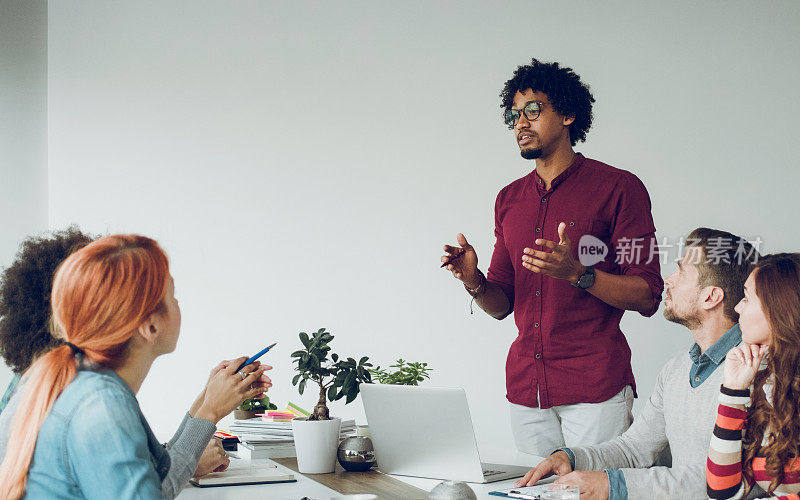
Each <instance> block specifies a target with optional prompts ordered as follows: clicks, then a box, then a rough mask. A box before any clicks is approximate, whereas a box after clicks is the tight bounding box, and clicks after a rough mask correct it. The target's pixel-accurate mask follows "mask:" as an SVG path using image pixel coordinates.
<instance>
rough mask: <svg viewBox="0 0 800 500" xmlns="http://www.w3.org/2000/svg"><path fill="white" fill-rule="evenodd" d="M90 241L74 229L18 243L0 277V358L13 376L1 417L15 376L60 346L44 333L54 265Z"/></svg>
mask: <svg viewBox="0 0 800 500" xmlns="http://www.w3.org/2000/svg"><path fill="white" fill-rule="evenodd" d="M92 240H94V238H93V237H92V236H89V235H87V234H84V233H83V232H81V230H80V229H78V228H77V227H76V226H70V227H68V228H67V229H65V230H63V231H54V232H52V233H48V234H46V235H43V236H32V237H30V238H28V239H26V240H25V241H23V242H22V247H21V248H20V250H19V252H18V253H17V256H16V259H15V260H14V262H13V263H12V264H11V265H10V266H9V267H8V268H6V269H5V270H3V273H2V275H0V356H2V357H3V359H5V361H6V364H7V365H8V366H9V367H11V369H12V370H13V371H14V378H13V379H12V380H11V383H10V384H9V386H8V388H7V389H6V392H5V394H4V395H3V398H2V400H0V412H2V411H3V410H4V409H5V407H6V405H7V404H8V400H9V399H10V398H11V396H12V395H13V394H14V392H15V391H16V387H17V384H19V380H20V376H21V375H22V373H24V372H25V370H27V369H28V367H29V366H30V365H31V364H32V363H33V361H34V360H35V359H36V358H37V357H38V356H39V355H41V354H43V353H44V352H47V351H48V350H50V349H51V348H53V347H55V346H58V345H60V344H61V341H60V340H58V339H56V338H54V337H53V336H52V335H51V333H50V291H51V290H52V289H53V276H54V275H55V273H56V269H57V268H58V266H59V264H61V262H63V261H64V259H66V258H67V257H69V255H70V254H72V253H73V252H74V251H76V250H78V249H79V248H81V247H83V246H84V245H86V244H88V243H91V242H92Z"/></svg>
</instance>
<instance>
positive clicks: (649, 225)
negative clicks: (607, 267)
mask: <svg viewBox="0 0 800 500" xmlns="http://www.w3.org/2000/svg"><path fill="white" fill-rule="evenodd" d="M651 210H652V206H651V203H650V195H649V194H648V193H647V188H645V187H644V184H643V183H642V181H641V180H639V178H638V177H636V176H635V175H633V174H631V173H628V175H627V176H626V180H625V182H624V185H623V186H622V189H621V191H620V196H619V198H618V205H617V210H616V216H615V218H614V223H613V227H612V229H611V243H612V245H613V246H614V249H615V251H616V261H617V264H618V265H619V266H620V274H622V275H624V276H638V277H640V278H642V279H643V280H644V281H645V283H647V286H648V287H649V288H650V292H651V294H652V303H651V307H650V308H649V309H647V310H646V311H642V312H641V314H642V315H643V316H647V317H649V316H652V315H653V314H655V312H656V311H657V310H658V305H659V304H660V303H661V293H662V292H663V291H664V280H663V279H662V278H661V263H660V261H659V259H660V254H659V247H658V241H657V240H656V234H655V233H656V227H655V224H653V214H652V212H651Z"/></svg>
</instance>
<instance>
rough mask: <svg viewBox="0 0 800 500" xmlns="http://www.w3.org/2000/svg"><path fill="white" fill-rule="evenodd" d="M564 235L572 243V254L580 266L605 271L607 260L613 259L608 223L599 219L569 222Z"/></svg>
mask: <svg viewBox="0 0 800 500" xmlns="http://www.w3.org/2000/svg"><path fill="white" fill-rule="evenodd" d="M566 234H567V237H568V238H569V239H570V241H571V242H572V254H573V256H574V257H575V258H576V259H577V260H578V261H579V262H580V263H581V264H583V265H586V266H599V268H602V269H603V270H605V269H606V264H607V263H608V259H609V258H613V255H612V254H613V249H612V248H611V245H610V238H611V235H610V234H609V223H608V222H606V221H604V220H600V219H588V220H587V219H584V220H575V221H569V222H567V231H566Z"/></svg>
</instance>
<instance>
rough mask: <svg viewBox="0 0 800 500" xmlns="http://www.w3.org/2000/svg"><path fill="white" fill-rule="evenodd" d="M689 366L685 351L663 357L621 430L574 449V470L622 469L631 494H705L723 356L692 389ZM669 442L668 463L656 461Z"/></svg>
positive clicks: (653, 496)
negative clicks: (649, 390)
mask: <svg viewBox="0 0 800 500" xmlns="http://www.w3.org/2000/svg"><path fill="white" fill-rule="evenodd" d="M690 365H691V361H690V359H689V356H688V354H687V352H686V351H685V350H684V351H682V352H681V353H679V354H678V355H676V356H675V357H674V358H672V359H671V360H670V361H668V362H667V364H666V365H665V366H664V368H663V369H662V370H661V373H659V375H658V379H657V380H656V386H655V388H654V389H653V394H652V396H650V400H649V401H648V402H647V403H646V405H645V407H644V409H643V410H642V413H641V414H640V415H639V416H638V417H636V419H635V420H634V422H633V424H632V425H631V427H630V428H629V429H628V430H627V431H626V432H625V433H624V434H622V435H621V436H619V437H617V438H615V439H613V440H611V441H608V442H605V443H602V444H599V445H595V446H586V447H576V448H572V452H573V453H574V454H575V470H603V469H621V470H622V473H623V474H624V476H625V483H626V485H627V488H628V498H630V499H639V498H642V499H656V498H680V499H691V498H708V497H707V496H706V477H705V463H706V455H707V453H708V445H709V442H710V441H711V432H712V431H713V430H714V421H715V419H716V416H717V395H718V394H719V387H720V385H721V384H722V373H723V366H724V361H723V363H722V364H721V365H720V366H719V367H718V368H717V369H716V370H715V371H714V373H712V374H711V375H710V376H709V377H708V379H706V380H705V381H704V382H703V383H702V384H701V385H700V386H699V387H696V388H693V387H692V386H691V385H690V384H689V369H690ZM667 445H669V448H670V452H671V453H672V466H671V467H661V466H654V464H655V463H656V459H657V458H658V456H659V454H660V453H661V452H662V451H663V450H664V449H665V448H666V447H667Z"/></svg>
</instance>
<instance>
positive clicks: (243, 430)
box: [230, 418, 356, 459]
mask: <svg viewBox="0 0 800 500" xmlns="http://www.w3.org/2000/svg"><path fill="white" fill-rule="evenodd" d="M355 430H356V422H355V420H342V427H341V430H340V432H339V439H340V440H341V439H345V438H347V437H350V436H353V435H355ZM230 431H231V432H232V433H234V434H236V436H238V437H239V441H241V443H239V446H238V448H237V455H239V456H240V457H241V458H249V459H256V458H288V457H295V456H297V453H296V452H295V448H294V434H293V433H292V423H291V422H271V421H267V420H262V419H261V418H250V419H247V420H234V421H233V425H231V427H230Z"/></svg>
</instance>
